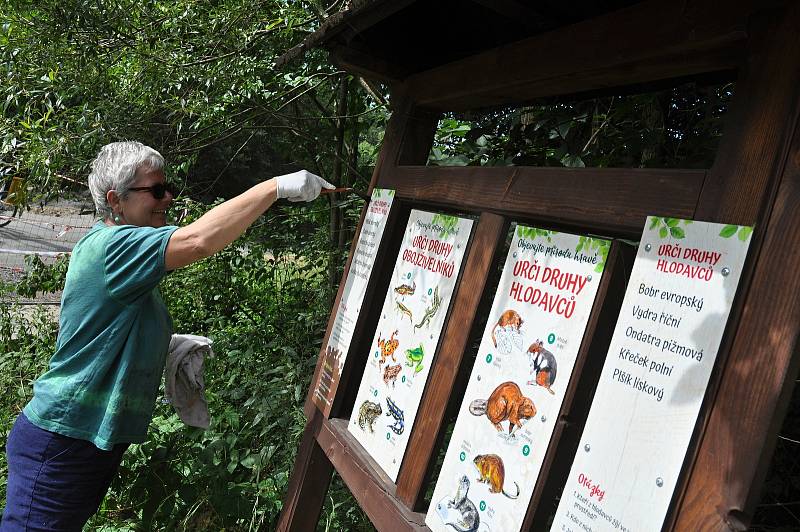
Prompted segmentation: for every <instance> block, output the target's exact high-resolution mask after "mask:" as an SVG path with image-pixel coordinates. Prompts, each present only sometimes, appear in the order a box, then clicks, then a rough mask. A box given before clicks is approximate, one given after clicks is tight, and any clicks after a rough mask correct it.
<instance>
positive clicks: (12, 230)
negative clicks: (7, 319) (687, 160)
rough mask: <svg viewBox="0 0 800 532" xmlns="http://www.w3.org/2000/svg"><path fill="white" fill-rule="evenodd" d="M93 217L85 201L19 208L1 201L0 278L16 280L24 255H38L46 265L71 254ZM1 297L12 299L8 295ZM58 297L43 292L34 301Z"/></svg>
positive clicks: (22, 268) (55, 300) (23, 268)
mask: <svg viewBox="0 0 800 532" xmlns="http://www.w3.org/2000/svg"><path fill="white" fill-rule="evenodd" d="M95 219H96V216H95V214H94V212H93V211H92V210H91V209H90V208H89V207H88V205H87V202H86V201H70V200H61V201H56V202H51V203H48V204H41V205H40V204H34V205H31V206H30V207H29V208H23V209H20V210H18V211H14V210H13V207H9V206H8V205H4V204H0V281H4V282H13V281H19V280H20V279H21V278H22V277H23V276H24V274H25V271H26V267H27V266H26V265H27V262H26V257H29V256H38V257H39V258H40V259H41V260H42V261H43V262H45V263H46V264H49V263H52V262H54V261H55V260H56V259H57V258H58V257H59V256H60V255H63V254H64V253H70V252H71V251H72V248H73V247H74V246H75V243H76V242H78V240H80V238H81V237H82V236H83V235H84V234H86V232H87V231H88V230H89V228H90V227H91V226H92V224H93V223H94V221H95ZM0 297H3V298H4V299H5V300H8V299H9V298H15V297H14V296H13V295H8V294H7V295H5V296H0ZM60 297H61V296H60V294H43V295H41V297H37V299H36V302H40V303H58V302H59V301H60ZM15 299H19V298H15ZM21 302H26V301H21Z"/></svg>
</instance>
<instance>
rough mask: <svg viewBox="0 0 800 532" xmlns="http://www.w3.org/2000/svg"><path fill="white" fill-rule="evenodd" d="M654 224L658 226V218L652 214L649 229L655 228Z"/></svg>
mask: <svg viewBox="0 0 800 532" xmlns="http://www.w3.org/2000/svg"><path fill="white" fill-rule="evenodd" d="M656 226H658V218H656V217H655V216H653V217H652V218H650V229H651V230H652V229H655V228H656Z"/></svg>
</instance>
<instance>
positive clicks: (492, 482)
mask: <svg viewBox="0 0 800 532" xmlns="http://www.w3.org/2000/svg"><path fill="white" fill-rule="evenodd" d="M472 463H474V464H475V467H477V468H478V473H480V476H479V477H478V482H486V483H488V484H489V493H502V494H503V495H505V496H506V497H508V498H509V499H516V498H517V497H519V485H518V484H517V483H516V482H514V485H515V486H516V487H517V494H516V495H511V494H509V493H506V491H505V490H504V489H503V483H504V482H505V478H506V468H505V466H504V465H503V459H502V458H500V457H499V456H497V455H496V454H479V455H478V456H476V457H475V458H474V459H473V460H472Z"/></svg>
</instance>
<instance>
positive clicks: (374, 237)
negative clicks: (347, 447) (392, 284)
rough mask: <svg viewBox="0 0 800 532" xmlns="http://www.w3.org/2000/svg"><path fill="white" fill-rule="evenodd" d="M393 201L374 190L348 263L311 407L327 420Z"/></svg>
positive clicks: (383, 191) (387, 194) (390, 194)
mask: <svg viewBox="0 0 800 532" xmlns="http://www.w3.org/2000/svg"><path fill="white" fill-rule="evenodd" d="M393 199H394V190H387V189H380V188H375V189H373V190H372V199H371V200H370V202H369V205H368V206H367V213H366V215H365V216H364V222H363V223H362V224H361V232H360V233H359V235H358V240H357V241H356V248H355V251H354V252H353V260H352V261H351V262H350V270H349V271H348V272H347V279H346V280H345V284H344V289H343V290H342V297H341V299H340V300H339V306H338V308H337V309H336V317H335V318H334V321H333V327H332V329H331V334H330V336H329V337H328V345H327V346H326V347H325V357H324V360H323V361H322V366H321V367H320V371H319V373H318V374H317V380H316V382H315V383H314V394H313V398H314V403H315V404H316V405H317V407H319V409H320V410H322V412H324V413H325V415H326V416H327V415H328V413H329V412H330V408H331V403H332V402H333V398H334V397H335V396H336V389H337V388H338V386H339V379H340V377H341V375H342V368H343V367H344V361H345V358H346V357H347V353H348V351H349V350H350V342H351V341H352V339H353V329H354V328H355V324H356V321H357V319H358V313H359V312H360V310H361V305H362V303H363V302H364V293H365V292H366V290H367V284H368V283H369V278H370V275H371V274H372V266H373V264H374V263H375V255H376V253H377V252H378V248H379V247H380V243H381V238H382V237H383V230H384V229H385V228H386V220H387V219H388V218H389V211H391V209H392V200H393Z"/></svg>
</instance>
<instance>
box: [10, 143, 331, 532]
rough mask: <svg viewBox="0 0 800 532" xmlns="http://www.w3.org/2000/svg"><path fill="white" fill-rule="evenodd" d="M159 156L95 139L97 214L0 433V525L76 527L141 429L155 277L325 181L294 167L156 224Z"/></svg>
mask: <svg viewBox="0 0 800 532" xmlns="http://www.w3.org/2000/svg"><path fill="white" fill-rule="evenodd" d="M163 166H164V159H163V158H162V156H161V155H160V154H159V153H158V152H157V151H155V150H154V149H152V148H150V147H147V146H144V145H143V144H141V143H139V142H115V143H112V144H109V145H107V146H105V147H103V149H102V150H100V154H99V155H98V156H97V158H96V159H95V160H94V162H93V163H92V173H91V174H90V175H89V189H90V190H91V193H92V198H93V199H94V203H95V205H96V207H97V211H98V213H99V214H100V215H101V216H102V221H100V222H98V223H97V224H96V225H95V226H94V227H92V229H91V230H90V231H89V233H87V234H86V236H84V237H83V238H82V239H81V240H80V241H79V242H78V243H77V244H76V245H75V249H74V250H73V253H72V257H71V259H70V265H69V270H68V272H67V279H66V284H65V286H64V294H63V298H62V306H61V318H60V330H59V335H58V341H57V343H56V352H55V354H54V355H53V358H52V359H51V360H50V366H49V369H48V371H47V372H46V373H44V374H43V375H42V376H41V377H40V378H39V379H38V380H37V381H36V383H35V384H34V387H33V389H34V396H33V399H32V400H31V402H30V403H28V405H27V406H26V407H25V408H24V410H23V412H22V414H20V416H19V417H18V418H17V421H16V422H15V424H14V427H13V429H12V430H11V433H10V434H9V438H8V444H7V455H8V463H9V475H8V489H7V499H6V508H5V511H4V513H3V520H2V522H1V523H0V530H2V531H3V532H5V531H11V530H80V529H81V528H82V527H83V525H84V523H86V521H87V520H88V519H89V517H91V516H92V515H93V514H94V513H95V512H96V511H97V508H98V507H99V505H100V503H101V502H102V500H103V497H105V493H106V491H107V490H108V487H109V485H110V483H111V480H112V478H113V476H114V475H115V473H116V471H117V468H118V467H119V463H120V460H121V459H122V454H123V453H124V452H125V449H126V448H127V447H128V445H129V444H131V443H138V442H142V441H144V439H145V434H146V432H147V427H148V425H149V424H150V420H151V416H152V412H153V407H154V405H155V399H156V393H157V392H158V388H159V384H160V380H161V375H162V373H163V369H164V363H165V357H166V354H167V347H168V345H169V340H170V336H171V334H172V320H171V318H170V316H169V314H168V312H167V309H166V307H165V305H164V302H163V301H162V299H161V295H160V293H159V291H158V283H159V282H160V281H161V279H162V278H163V277H164V275H165V274H166V272H167V271H170V270H174V269H176V268H180V267H182V266H186V265H187V264H191V263H192V262H195V261H197V260H200V259H202V258H205V257H208V256H210V255H213V254H214V253H216V252H217V251H220V250H221V249H223V248H224V247H225V246H227V245H228V244H230V243H231V242H233V241H234V240H235V239H236V238H237V237H239V236H240V235H241V234H242V233H243V232H244V231H245V229H247V227H248V226H250V224H252V223H253V222H254V221H255V220H256V218H258V216H260V215H261V214H262V213H263V212H264V211H266V210H267V209H268V208H269V207H270V206H271V205H272V204H273V203H274V202H275V200H277V199H280V198H287V199H289V200H291V201H311V200H313V199H315V198H316V197H317V196H318V195H319V193H320V190H321V189H322V188H323V187H325V188H333V186H332V185H331V184H330V183H328V182H326V181H325V180H323V179H322V178H320V177H318V176H315V175H314V174H311V173H309V172H306V171H305V170H302V171H300V172H295V173H293V174H288V175H283V176H278V177H276V178H273V179H270V180H269V181H265V182H263V183H259V184H258V185H256V186H254V187H253V188H251V189H249V190H247V191H246V192H244V193H243V194H241V195H239V196H237V197H235V198H233V199H231V200H229V201H226V202H225V203H222V204H220V205H218V206H217V207H214V208H213V209H211V210H210V211H208V212H207V213H206V214H205V215H203V216H202V217H201V218H199V219H198V220H197V221H195V222H193V223H192V224H189V225H187V226H185V227H181V228H178V227H175V226H169V225H167V218H166V211H167V208H168V207H169V205H170V203H171V202H172V199H173V194H174V189H173V188H172V186H171V185H170V184H169V183H167V182H166V180H165V178H164V171H163Z"/></svg>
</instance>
